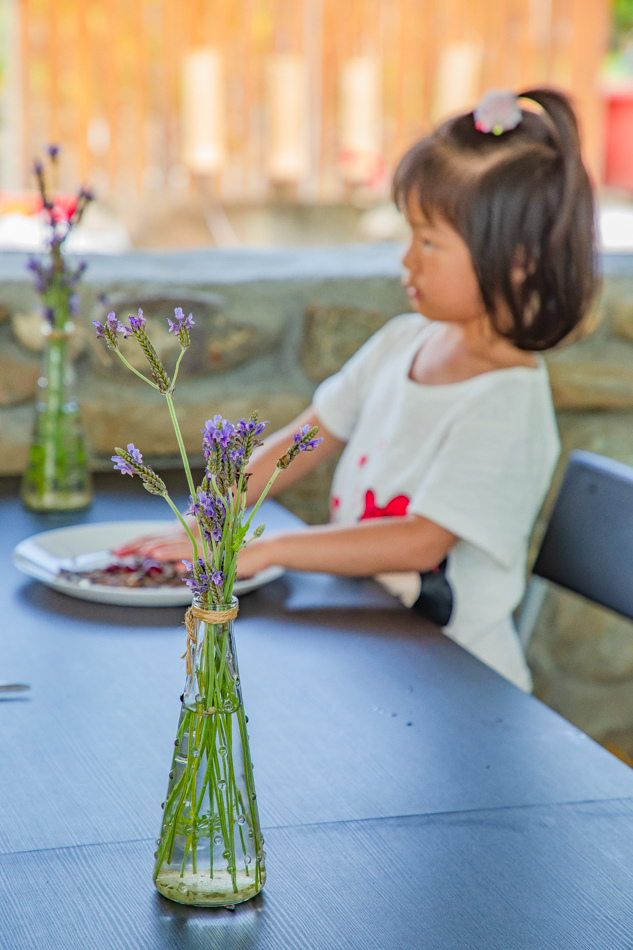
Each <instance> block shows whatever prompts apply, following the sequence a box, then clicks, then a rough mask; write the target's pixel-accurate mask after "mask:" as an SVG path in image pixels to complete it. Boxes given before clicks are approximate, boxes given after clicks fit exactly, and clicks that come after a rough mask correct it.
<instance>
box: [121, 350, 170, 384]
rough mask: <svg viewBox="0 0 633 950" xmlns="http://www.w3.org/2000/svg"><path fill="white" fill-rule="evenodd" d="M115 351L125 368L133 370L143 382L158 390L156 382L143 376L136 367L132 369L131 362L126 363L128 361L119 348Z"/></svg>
mask: <svg viewBox="0 0 633 950" xmlns="http://www.w3.org/2000/svg"><path fill="white" fill-rule="evenodd" d="M115 352H116V354H117V356H118V357H119V359H120V360H121V361H122V362H123V363H125V365H126V366H127V368H128V369H131V370H132V372H133V373H134V374H135V375H136V376H138V378H139V379H142V380H143V381H144V382H146V383H147V385H148V386H151V387H152V389H158V391H159V392H160V388H159V387H158V386H157V385H156V383H153V382H152V381H151V379H148V378H147V376H144V375H143V373H139V371H138V370H137V369H134V367H133V366H132V364H131V363H128V361H127V360H126V358H125V357H124V356H123V353H122V352H121V350H116V351H115Z"/></svg>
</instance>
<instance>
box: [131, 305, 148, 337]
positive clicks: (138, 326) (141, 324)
mask: <svg viewBox="0 0 633 950" xmlns="http://www.w3.org/2000/svg"><path fill="white" fill-rule="evenodd" d="M146 325H147V320H146V319H145V317H144V316H143V311H142V310H141V308H140V307H139V308H138V316H136V317H134V316H131V317H130V326H131V328H132V330H139V331H141V330H144V329H145V327H146Z"/></svg>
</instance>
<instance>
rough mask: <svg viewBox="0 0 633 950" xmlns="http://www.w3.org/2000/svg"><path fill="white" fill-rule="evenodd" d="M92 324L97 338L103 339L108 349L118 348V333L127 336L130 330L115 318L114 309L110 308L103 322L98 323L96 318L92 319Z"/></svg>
mask: <svg viewBox="0 0 633 950" xmlns="http://www.w3.org/2000/svg"><path fill="white" fill-rule="evenodd" d="M92 325H93V326H94V327H96V328H97V338H98V339H104V340H105V341H106V345H107V346H108V349H110V350H118V348H119V334H120V333H122V334H123V336H124V337H126V336H129V335H130V332H131V331H130V330H128V328H127V327H125V326H123V324H122V323H121V321H120V320H117V315H116V313H115V312H114V310H111V311H110V313H109V314H108V316H107V317H106V322H105V324H103V323H100V322H99V321H98V320H93V321H92Z"/></svg>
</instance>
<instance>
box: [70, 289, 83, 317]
mask: <svg viewBox="0 0 633 950" xmlns="http://www.w3.org/2000/svg"><path fill="white" fill-rule="evenodd" d="M80 303H81V298H80V296H79V294H71V295H70V297H69V298H68V310H69V312H70V315H71V317H76V316H78V315H79V305H80Z"/></svg>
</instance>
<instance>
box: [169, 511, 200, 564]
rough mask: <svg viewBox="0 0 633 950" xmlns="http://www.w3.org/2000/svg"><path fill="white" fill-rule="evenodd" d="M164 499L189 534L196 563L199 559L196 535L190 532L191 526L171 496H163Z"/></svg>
mask: <svg viewBox="0 0 633 950" xmlns="http://www.w3.org/2000/svg"><path fill="white" fill-rule="evenodd" d="M163 498H164V499H165V501H166V502H167V504H168V505H169V507H170V508H171V510H172V511H173V512H174V514H175V515H176V517H177V518H178V520H179V521H180V523H181V525H182V526H183V528H184V529H185V531H186V532H187V534H188V535H189V540H190V541H191V546H192V547H193V559H194V561H196V560H197V559H198V545H197V543H196V539H195V535H194V534H193V533H192V531H191V530H190V528H189V525H188V524H187V521H186V519H185V518H183V516H182V515H181V514H180V512H179V511H178V509H177V508H176V506H175V504H174V503H173V501H172V500H171V498H170V497H169V495H163Z"/></svg>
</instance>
